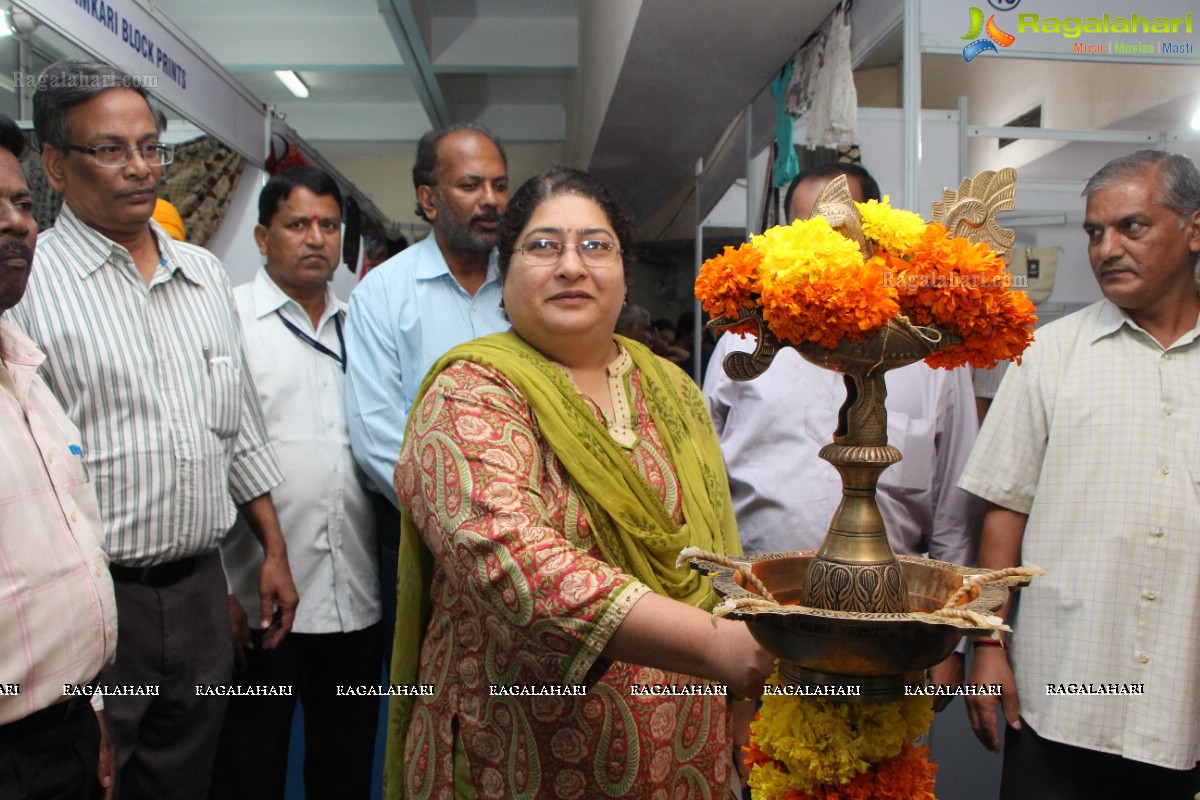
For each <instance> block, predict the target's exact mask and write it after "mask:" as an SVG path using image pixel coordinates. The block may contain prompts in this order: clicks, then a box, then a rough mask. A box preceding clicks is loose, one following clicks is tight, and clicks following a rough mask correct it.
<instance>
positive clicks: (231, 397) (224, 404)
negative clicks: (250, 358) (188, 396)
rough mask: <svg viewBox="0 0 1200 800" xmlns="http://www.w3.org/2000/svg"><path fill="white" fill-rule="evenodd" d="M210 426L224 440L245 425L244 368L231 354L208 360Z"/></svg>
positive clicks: (206, 404)
mask: <svg viewBox="0 0 1200 800" xmlns="http://www.w3.org/2000/svg"><path fill="white" fill-rule="evenodd" d="M207 391H208V397H207V400H206V402H205V408H206V409H207V412H208V427H209V429H210V430H211V431H212V432H213V433H214V434H216V435H217V436H219V437H220V438H222V439H231V438H233V437H234V436H236V435H237V432H238V430H239V429H240V428H241V425H242V402H241V401H242V371H241V368H240V366H239V365H238V364H237V363H236V362H234V360H233V358H232V357H230V356H213V357H212V358H210V359H209V361H208V384H207Z"/></svg>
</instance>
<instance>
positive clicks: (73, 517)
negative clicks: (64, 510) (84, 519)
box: [71, 511, 79, 522]
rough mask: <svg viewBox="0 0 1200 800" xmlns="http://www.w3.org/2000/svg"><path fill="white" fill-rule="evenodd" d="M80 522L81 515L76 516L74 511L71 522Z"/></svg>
mask: <svg viewBox="0 0 1200 800" xmlns="http://www.w3.org/2000/svg"><path fill="white" fill-rule="evenodd" d="M78 521H79V515H78V514H76V513H75V512H74V511H72V512H71V522H78Z"/></svg>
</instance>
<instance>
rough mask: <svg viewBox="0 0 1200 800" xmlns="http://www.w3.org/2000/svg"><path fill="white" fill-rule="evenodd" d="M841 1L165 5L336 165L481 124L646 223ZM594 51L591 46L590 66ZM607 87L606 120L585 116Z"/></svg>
mask: <svg viewBox="0 0 1200 800" xmlns="http://www.w3.org/2000/svg"><path fill="white" fill-rule="evenodd" d="M835 3H836V0H805V1H804V2H790V1H789V2H781V1H780V0H737V1H736V2H734V1H733V0H688V1H687V2H681V1H680V0H253V1H252V2H248V1H247V0H205V2H196V0H157V2H156V4H157V6H158V8H159V9H160V10H161V11H162V12H163V13H164V14H165V15H166V16H167V17H169V18H170V19H171V21H172V22H173V23H174V24H175V25H177V26H178V27H179V28H180V29H181V30H182V31H183V32H184V33H186V34H187V35H188V36H190V37H191V38H193V39H195V40H196V42H198V43H199V44H200V46H201V47H203V48H204V49H205V50H207V51H208V52H209V53H210V54H211V55H212V56H213V58H214V59H215V60H216V61H217V62H218V63H220V64H221V65H222V66H223V67H224V68H225V69H227V70H228V71H229V72H231V73H232V74H233V75H234V77H236V78H237V79H238V81H240V82H241V83H242V84H243V85H245V87H246V88H247V89H248V90H249V91H250V92H252V93H253V94H254V95H255V96H257V97H259V98H260V99H262V100H263V101H264V102H266V103H269V104H272V105H274V106H275V107H276V108H277V110H278V111H279V113H281V114H282V115H284V116H285V117H286V121H287V123H288V124H289V125H291V126H292V127H293V128H294V129H295V130H296V131H297V132H298V133H299V134H300V135H301V136H303V137H304V138H305V139H306V140H307V141H309V142H310V143H312V144H313V145H314V146H315V147H316V148H317V149H318V150H319V151H320V152H321V153H322V154H323V155H325V156H326V157H328V158H332V159H337V158H353V157H362V156H371V155H380V154H386V153H388V152H389V150H394V149H395V145H396V143H401V142H406V143H411V142H414V141H415V140H416V139H418V138H419V137H420V136H421V134H423V133H424V132H425V131H427V130H429V129H430V128H431V127H434V126H435V125H444V124H448V123H452V122H457V121H463V120H469V121H477V122H482V123H483V124H485V125H487V126H488V127H490V128H491V129H492V130H493V131H494V132H495V133H496V134H497V135H498V136H499V137H500V138H501V139H502V140H503V141H505V142H510V143H513V142H531V143H553V144H558V145H562V146H563V149H564V152H566V153H568V160H570V159H571V158H572V156H574V157H575V160H576V162H577V165H578V166H582V167H584V168H588V169H591V170H592V171H594V172H596V173H597V174H599V175H600V176H601V177H603V178H604V179H605V180H607V181H608V182H609V183H610V184H611V185H613V187H614V188H615V189H617V190H618V191H619V192H621V193H622V194H623V195H624V196H625V197H627V198H628V200H629V201H630V203H631V205H633V206H634V208H635V211H636V212H637V213H639V214H640V215H643V216H645V215H647V214H649V213H651V212H652V211H654V210H656V209H657V208H658V207H659V206H661V204H662V203H663V202H664V201H666V200H667V199H668V198H669V197H670V196H671V195H672V193H673V192H677V190H678V189H679V187H680V186H685V185H686V184H687V183H688V182H689V181H690V176H691V172H692V169H693V165H694V163H695V161H696V160H697V159H698V158H701V157H703V156H705V155H706V154H707V153H708V152H709V151H710V149H711V148H712V147H713V146H714V145H715V144H716V143H717V141H718V139H719V138H720V136H721V133H722V131H723V130H724V129H725V127H726V126H727V125H728V124H729V122H730V120H732V119H733V118H734V117H735V116H736V115H737V114H738V113H739V111H740V110H741V109H742V108H743V107H744V106H746V104H748V103H749V102H750V101H751V100H753V99H754V97H755V96H756V95H758V94H759V93H760V92H761V91H762V89H763V87H764V86H766V84H767V83H768V81H769V80H770V78H771V77H772V75H773V74H775V72H776V71H777V70H778V69H779V68H780V67H781V65H782V64H783V63H784V61H785V60H786V59H787V58H788V57H789V56H790V55H791V53H792V52H793V51H794V50H795V49H796V48H797V47H798V46H799V45H800V44H801V43H802V42H803V41H804V39H805V38H806V37H807V36H808V34H809V33H810V32H811V31H812V30H813V28H814V27H815V26H816V25H817V24H819V23H820V22H821V21H822V20H823V19H824V18H825V16H826V15H827V14H828V13H829V11H830V10H831V9H832V8H833V6H834V5H835ZM581 19H582V20H583V22H582V23H581ZM623 20H627V21H629V24H628V25H627V27H626V28H624V29H622V28H621V23H622V21H623ZM581 25H583V26H584V29H583V30H581ZM608 25H613V26H614V32H613V33H611V34H609V33H608V31H609V28H608V27H602V26H608ZM581 42H584V43H585V45H584V46H585V47H587V46H588V45H587V44H586V43H587V42H592V44H591V48H592V49H591V50H589V58H588V59H587V61H586V63H581V58H580V49H581ZM277 69H292V70H295V71H296V72H297V73H298V74H299V76H300V77H301V79H302V80H303V81H304V82H305V83H306V84H307V85H308V87H309V90H310V95H309V97H308V98H307V99H303V100H301V99H298V98H295V97H293V96H292V95H291V93H290V92H289V91H288V90H287V89H286V88H284V86H283V85H282V84H281V83H280V82H279V80H278V79H277V78H276V77H275V75H274V71H275V70H277ZM606 92H609V93H610V96H609V97H608V100H607V102H602V103H601V105H602V106H603V110H602V112H601V113H599V114H593V113H589V112H588V109H585V108H583V107H582V106H581V105H580V104H581V103H587V102H589V99H590V102H595V98H596V97H597V96H603V95H604V94H605V93H606ZM581 98H583V99H581ZM768 133H769V131H767V130H763V134H764V136H765V135H766V134H768ZM573 142H583V143H584V144H583V145H581V146H578V147H574V148H573V146H572V143H573ZM593 142H594V146H592V147H590V148H589V146H588V143H593ZM589 149H590V152H589ZM714 202H715V201H714Z"/></svg>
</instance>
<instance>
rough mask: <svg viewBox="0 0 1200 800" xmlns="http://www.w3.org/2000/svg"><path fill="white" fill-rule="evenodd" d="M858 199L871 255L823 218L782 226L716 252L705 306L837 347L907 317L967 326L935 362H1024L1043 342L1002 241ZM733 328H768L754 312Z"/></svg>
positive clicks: (946, 329)
mask: <svg viewBox="0 0 1200 800" xmlns="http://www.w3.org/2000/svg"><path fill="white" fill-rule="evenodd" d="M855 207H856V208H857V209H858V213H859V216H860V217H861V225H862V231H863V235H864V237H865V238H866V239H867V240H868V241H869V242H870V243H871V244H872V246H873V250H874V254H873V255H872V256H871V257H870V258H864V257H863V254H862V251H861V250H860V249H859V246H858V245H857V244H856V243H855V242H854V241H852V240H851V239H848V238H847V237H845V236H843V235H842V234H841V233H840V232H838V231H837V230H835V229H834V228H833V227H832V226H831V225H830V224H829V222H828V221H826V220H825V219H824V218H823V217H819V216H817V217H812V218H811V219H806V220H797V221H796V222H793V223H792V224H790V225H779V226H776V227H774V228H771V229H770V230H768V231H767V232H766V233H763V234H760V235H757V236H754V237H752V238H751V240H750V241H749V242H746V243H745V244H743V245H741V246H740V247H738V248H733V247H726V248H725V252H724V253H722V254H720V255H718V256H715V257H714V258H710V259H709V260H708V261H706V262H705V263H704V265H703V267H702V268H701V270H700V275H699V276H698V277H697V279H696V297H697V298H699V300H700V302H701V305H702V306H703V308H704V310H705V311H706V312H707V313H708V314H709V315H710V316H712V317H714V318H715V317H722V316H723V317H725V318H726V319H728V320H735V319H738V318H739V317H745V316H747V315H748V314H749V313H750V312H756V313H758V314H761V316H762V319H763V321H764V322H765V323H766V325H767V327H768V328H769V329H770V331H771V332H772V333H773V334H775V336H776V337H778V338H779V339H780V340H781V341H783V342H787V343H790V344H796V345H799V344H803V343H805V342H815V343H816V344H818V345H820V346H821V347H825V348H829V349H833V348H835V347H837V346H838V343H839V342H841V341H842V340H848V341H851V342H863V341H865V340H867V339H869V338H870V337H872V336H874V335H875V334H876V333H877V332H878V331H879V330H880V329H881V328H883V326H884V325H886V324H887V322H888V321H889V320H891V319H897V320H898V321H903V322H908V323H910V324H912V325H914V326H931V327H936V328H937V329H939V330H940V331H942V332H943V333H948V334H951V335H952V336H953V337H955V343H954V344H951V345H949V346H946V347H944V348H942V349H939V350H938V351H937V352H935V353H933V354H932V355H930V356H929V357H928V358H926V359H925V361H926V363H927V364H929V365H930V366H932V367H945V368H947V369H953V368H954V367H959V366H962V365H963V364H971V365H972V366H975V367H979V368H982V369H990V368H991V367H994V366H995V365H996V362H997V361H1002V360H1007V359H1016V360H1017V361H1018V362H1019V361H1020V354H1021V353H1022V352H1023V351H1024V350H1025V348H1026V347H1027V346H1028V345H1029V343H1030V342H1031V341H1033V325H1034V322H1035V320H1036V317H1035V315H1034V307H1033V303H1031V302H1030V301H1029V298H1028V297H1026V296H1025V294H1024V293H1023V292H1013V291H1009V289H1010V288H1011V286H1012V276H1011V275H1009V274H1008V273H1007V272H1006V271H1005V268H1004V261H1003V260H1002V259H1001V258H1000V256H999V255H998V254H997V253H996V252H995V251H994V250H992V249H991V248H990V247H988V246H987V245H984V244H976V243H973V242H970V241H968V240H966V239H964V238H960V237H955V236H951V235H950V233H949V232H948V231H947V230H946V229H945V228H944V227H942V226H941V225H939V224H937V223H928V224H927V223H925V222H924V221H923V220H922V219H921V218H920V217H919V216H918V215H916V214H914V213H912V212H909V211H903V210H899V209H894V208H892V207H891V206H890V204H889V202H888V198H887V197H885V198H884V199H883V201H882V202H879V201H875V200H870V201H868V202H866V203H855ZM730 330H732V331H734V332H737V333H741V334H743V335H744V334H746V333H752V332H754V331H755V330H756V328H755V325H754V322H753V321H752V320H749V319H742V320H741V321H740V322H739V323H738V324H737V325H734V326H732V327H731V328H730Z"/></svg>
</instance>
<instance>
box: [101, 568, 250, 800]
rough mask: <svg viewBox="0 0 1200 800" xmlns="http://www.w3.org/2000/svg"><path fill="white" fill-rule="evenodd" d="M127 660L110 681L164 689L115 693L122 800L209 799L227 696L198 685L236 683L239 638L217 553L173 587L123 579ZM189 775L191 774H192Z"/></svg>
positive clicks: (120, 627) (104, 675) (109, 708)
mask: <svg viewBox="0 0 1200 800" xmlns="http://www.w3.org/2000/svg"><path fill="white" fill-rule="evenodd" d="M113 587H114V589H115V591H116V597H117V660H116V662H115V663H114V664H113V665H112V666H110V667H108V669H106V670H103V671H102V672H101V673H100V683H104V684H111V685H125V684H133V685H143V686H156V687H158V691H159V694H158V696H156V697H152V696H145V695H137V696H109V697H105V698H104V713H105V718H106V720H107V721H108V730H109V734H110V735H111V736H112V740H113V745H114V746H115V747H116V750H117V769H118V772H119V776H118V778H117V795H118V796H119V797H120V798H121V800H204V798H206V797H207V796H208V776H209V775H210V774H212V768H213V757H214V756H215V755H216V752H217V736H218V735H219V734H220V731H221V719H222V718H223V717H224V716H225V698H224V697H209V696H202V695H198V694H197V693H196V686H197V685H206V684H227V683H228V682H229V676H230V675H231V674H232V672H233V634H232V633H231V629H230V625H229V599H228V597H229V596H228V594H226V591H227V589H226V584H225V571H224V569H222V567H221V558H220V556H219V555H218V554H217V553H216V552H215V551H214V552H212V553H209V554H208V555H205V556H203V557H202V558H201V559H200V560H199V561H198V562H197V564H196V567H195V570H194V571H193V572H192V574H190V575H188V576H187V577H185V578H183V579H182V580H179V581H178V582H177V583H175V584H173V585H171V586H168V587H163V588H155V587H153V586H143V585H141V584H138V583H133V582H129V581H125V580H115V581H113ZM181 776H187V777H186V779H185V778H182V777H181Z"/></svg>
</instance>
